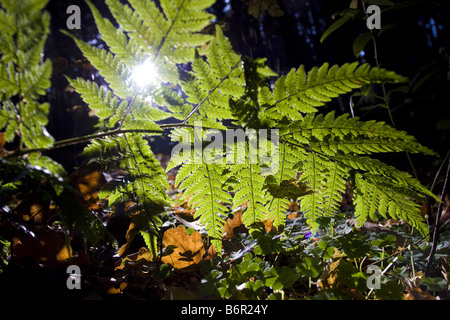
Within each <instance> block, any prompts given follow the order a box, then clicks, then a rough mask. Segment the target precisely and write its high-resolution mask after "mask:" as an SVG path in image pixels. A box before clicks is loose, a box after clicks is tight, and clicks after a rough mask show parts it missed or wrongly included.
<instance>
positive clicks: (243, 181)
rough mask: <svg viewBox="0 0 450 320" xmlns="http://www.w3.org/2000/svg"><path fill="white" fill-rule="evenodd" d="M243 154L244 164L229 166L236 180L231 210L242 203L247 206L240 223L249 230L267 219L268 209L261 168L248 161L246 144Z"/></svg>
mask: <svg viewBox="0 0 450 320" xmlns="http://www.w3.org/2000/svg"><path fill="white" fill-rule="evenodd" d="M244 152H245V162H244V163H242V164H234V165H232V166H231V172H232V174H233V176H234V177H235V179H237V181H236V182H235V183H234V191H235V193H234V197H233V207H232V209H235V208H237V207H239V206H242V205H243V204H244V203H246V204H247V207H246V208H245V210H244V211H243V213H242V222H243V223H244V225H245V226H246V227H247V228H248V229H251V228H252V225H254V224H255V223H257V222H260V221H264V220H266V219H267V214H268V212H269V209H268V208H267V207H266V199H265V196H264V191H263V185H264V177H263V176H262V175H261V167H260V166H259V165H258V164H257V163H252V161H251V160H250V151H249V148H248V143H245V146H244Z"/></svg>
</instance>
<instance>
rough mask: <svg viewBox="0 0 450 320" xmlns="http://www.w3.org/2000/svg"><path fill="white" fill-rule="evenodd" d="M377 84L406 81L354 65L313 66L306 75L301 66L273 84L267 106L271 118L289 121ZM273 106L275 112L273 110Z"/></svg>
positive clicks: (389, 72) (385, 72)
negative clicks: (271, 97) (345, 94)
mask: <svg viewBox="0 0 450 320" xmlns="http://www.w3.org/2000/svg"><path fill="white" fill-rule="evenodd" d="M381 81H389V82H405V81H406V78H404V77H401V76H398V75H397V74H395V73H394V72H391V71H387V70H385V69H378V68H375V67H372V68H371V67H370V66H369V65H368V64H364V65H361V66H359V67H358V63H357V62H354V63H352V64H348V63H347V64H344V65H342V66H341V67H339V66H337V65H334V66H332V67H331V68H329V65H328V63H325V64H323V65H322V66H321V67H314V68H312V69H311V70H310V71H309V72H308V73H306V72H305V70H304V66H300V68H298V69H297V70H295V69H292V70H291V71H290V72H289V73H288V74H287V75H286V76H281V77H280V78H279V79H278V80H277V81H276V82H275V84H274V90H273V103H272V104H271V105H270V106H268V107H267V109H268V110H271V111H270V113H271V114H273V116H277V113H279V115H278V117H279V116H280V115H283V116H286V117H288V118H290V119H292V120H299V119H302V117H303V114H305V113H314V112H317V107H320V106H323V105H324V104H325V103H326V102H329V101H331V100H332V98H336V97H338V96H339V95H341V94H344V93H348V92H351V91H352V90H354V89H357V88H361V87H362V86H363V85H365V84H368V83H377V82H381ZM274 107H276V111H275V110H274V109H273V108H274Z"/></svg>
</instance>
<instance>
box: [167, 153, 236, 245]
mask: <svg viewBox="0 0 450 320" xmlns="http://www.w3.org/2000/svg"><path fill="white" fill-rule="evenodd" d="M193 158H194V157H193V154H192V157H191V158H190V159H189V160H188V161H187V162H185V164H184V165H183V166H182V167H181V168H180V170H179V172H178V174H177V177H176V181H175V184H176V185H178V186H179V188H180V190H184V193H183V196H182V200H185V199H189V200H188V203H189V205H191V206H192V207H193V208H195V210H196V212H195V215H194V217H195V218H199V222H200V224H201V225H203V226H204V227H205V229H206V231H207V232H208V236H210V237H212V240H211V242H212V244H213V245H214V247H215V248H216V251H217V252H218V253H219V254H220V252H221V250H222V236H223V234H222V233H223V226H224V224H225V220H226V217H227V212H228V211H229V209H228V208H227V207H226V205H225V204H230V203H232V198H231V196H230V195H229V194H228V193H227V192H225V191H224V190H223V189H224V186H225V183H226V180H227V178H228V175H227V174H226V173H225V169H226V166H224V165H220V164H215V163H207V162H206V161H204V160H205V159H204V158H202V162H201V163H194V160H193Z"/></svg>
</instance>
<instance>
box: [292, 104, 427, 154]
mask: <svg viewBox="0 0 450 320" xmlns="http://www.w3.org/2000/svg"><path fill="white" fill-rule="evenodd" d="M286 135H287V136H292V137H293V138H294V139H295V140H296V141H297V142H299V143H307V144H309V145H310V146H311V147H312V148H313V149H314V150H318V151H319V150H320V152H322V153H324V154H326V155H330V156H332V155H334V154H336V153H345V154H371V153H379V152H399V151H407V152H411V153H418V152H420V153H423V154H429V155H434V154H435V152H434V151H432V150H431V149H429V148H427V147H424V146H422V145H421V144H419V143H418V142H417V141H416V139H415V138H414V137H412V136H410V135H408V134H407V133H406V132H404V131H400V130H397V129H395V128H393V127H391V126H389V125H387V124H385V123H384V122H376V121H366V122H365V121H359V118H358V117H354V118H349V115H348V114H344V115H341V116H339V117H337V118H335V113H334V111H332V112H330V113H328V114H327V115H325V116H324V115H323V114H319V115H315V114H312V113H311V114H308V115H306V116H305V118H304V119H302V120H299V121H293V122H292V123H291V124H290V125H289V126H288V128H287V130H286Z"/></svg>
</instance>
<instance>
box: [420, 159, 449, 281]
mask: <svg viewBox="0 0 450 320" xmlns="http://www.w3.org/2000/svg"><path fill="white" fill-rule="evenodd" d="M449 173H450V159H449V160H448V166H447V173H446V175H445V180H444V186H443V187H442V194H441V202H439V205H438V209H437V213H436V221H435V222H434V232H433V245H432V247H431V252H430V255H429V256H428V262H427V267H426V269H425V276H426V277H428V276H429V274H430V270H431V264H432V262H433V257H434V254H435V253H436V248H437V245H438V242H439V221H440V220H441V213H442V210H441V208H442V203H443V200H444V196H445V188H446V186H447V183H448V176H449Z"/></svg>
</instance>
